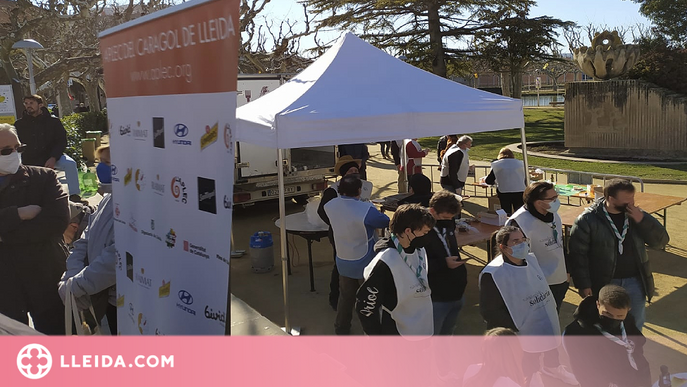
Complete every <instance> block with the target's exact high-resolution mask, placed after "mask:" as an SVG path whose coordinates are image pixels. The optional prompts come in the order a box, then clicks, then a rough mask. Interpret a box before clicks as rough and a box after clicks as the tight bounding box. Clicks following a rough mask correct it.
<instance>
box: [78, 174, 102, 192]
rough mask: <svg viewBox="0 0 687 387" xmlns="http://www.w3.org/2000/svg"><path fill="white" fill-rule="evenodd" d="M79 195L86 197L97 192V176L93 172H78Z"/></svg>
mask: <svg viewBox="0 0 687 387" xmlns="http://www.w3.org/2000/svg"><path fill="white" fill-rule="evenodd" d="M79 188H80V189H81V197H84V198H88V197H91V196H93V195H95V194H96V193H98V177H97V176H96V175H95V173H93V172H79Z"/></svg>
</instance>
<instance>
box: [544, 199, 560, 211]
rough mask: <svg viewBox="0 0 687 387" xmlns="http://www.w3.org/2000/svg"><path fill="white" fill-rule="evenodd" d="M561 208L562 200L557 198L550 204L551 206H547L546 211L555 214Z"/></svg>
mask: <svg viewBox="0 0 687 387" xmlns="http://www.w3.org/2000/svg"><path fill="white" fill-rule="evenodd" d="M559 208H561V201H560V200H558V199H556V200H554V201H552V202H551V203H550V204H549V208H547V209H546V211H548V212H550V213H552V214H555V213H556V212H558V209H559Z"/></svg>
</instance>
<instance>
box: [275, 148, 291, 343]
mask: <svg viewBox="0 0 687 387" xmlns="http://www.w3.org/2000/svg"><path fill="white" fill-rule="evenodd" d="M277 164H278V165H277V179H278V182H279V219H281V223H280V224H281V227H279V240H280V242H281V243H280V245H281V276H282V286H283V289H284V327H285V329H286V333H287V334H289V335H290V334H291V322H290V321H289V263H288V261H287V259H286V254H287V250H286V249H287V248H288V247H287V243H286V203H285V200H286V198H285V197H284V150H283V149H281V148H279V149H277Z"/></svg>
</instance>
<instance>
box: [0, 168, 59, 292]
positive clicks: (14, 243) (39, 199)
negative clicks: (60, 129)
mask: <svg viewBox="0 0 687 387" xmlns="http://www.w3.org/2000/svg"><path fill="white" fill-rule="evenodd" d="M31 204H35V205H38V206H40V207H41V212H40V213H39V214H38V215H37V216H36V217H35V218H33V219H31V220H21V219H20V218H19V213H18V211H17V209H18V208H19V207H24V206H27V205H31ZM68 222H69V206H68V204H67V194H66V193H65V192H64V191H63V190H62V186H61V185H60V183H59V182H58V181H57V176H56V175H55V172H53V171H52V170H50V169H47V168H39V167H29V166H24V165H22V166H20V167H19V170H18V171H17V173H15V174H14V175H10V176H8V177H7V178H6V179H5V181H4V182H3V183H2V184H0V238H1V239H2V241H1V242H0V261H2V262H1V264H2V267H4V268H7V267H8V266H7V265H9V266H10V267H11V269H13V270H15V271H16V273H21V274H22V275H24V274H26V275H28V277H30V278H33V279H34V280H35V281H36V283H34V284H33V285H37V283H39V282H47V283H49V284H50V286H53V287H54V289H55V294H57V293H56V292H57V283H58V281H59V280H60V277H61V276H62V273H63V272H64V270H65V264H66V263H65V262H66V259H67V255H66V252H65V249H64V248H63V246H62V234H63V233H64V230H65V229H66V228H67V224H68Z"/></svg>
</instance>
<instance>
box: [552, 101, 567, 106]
mask: <svg viewBox="0 0 687 387" xmlns="http://www.w3.org/2000/svg"><path fill="white" fill-rule="evenodd" d="M563 104H565V101H553V102H549V105H551V106H561V105H563Z"/></svg>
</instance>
